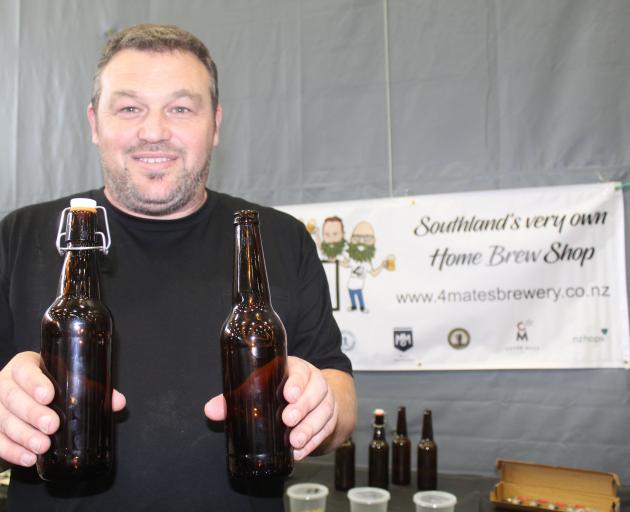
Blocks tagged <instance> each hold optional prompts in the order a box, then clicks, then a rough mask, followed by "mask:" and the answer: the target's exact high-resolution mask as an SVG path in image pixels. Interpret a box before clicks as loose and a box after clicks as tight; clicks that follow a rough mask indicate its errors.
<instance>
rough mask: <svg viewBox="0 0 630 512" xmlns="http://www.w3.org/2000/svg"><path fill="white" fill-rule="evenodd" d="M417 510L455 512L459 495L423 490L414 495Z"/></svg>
mask: <svg viewBox="0 0 630 512" xmlns="http://www.w3.org/2000/svg"><path fill="white" fill-rule="evenodd" d="M413 502H414V503H415V504H416V512H453V511H454V510H455V504H456V503H457V497H456V496H455V495H454V494H451V493H450V492H444V491H421V492H417V493H416V494H414V495H413Z"/></svg>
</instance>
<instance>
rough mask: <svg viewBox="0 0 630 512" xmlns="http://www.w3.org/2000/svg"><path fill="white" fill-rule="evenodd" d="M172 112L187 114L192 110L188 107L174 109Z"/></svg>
mask: <svg viewBox="0 0 630 512" xmlns="http://www.w3.org/2000/svg"><path fill="white" fill-rule="evenodd" d="M172 110H173V112H174V113H175V114H186V113H188V112H190V109H189V108H188V107H173V109H172Z"/></svg>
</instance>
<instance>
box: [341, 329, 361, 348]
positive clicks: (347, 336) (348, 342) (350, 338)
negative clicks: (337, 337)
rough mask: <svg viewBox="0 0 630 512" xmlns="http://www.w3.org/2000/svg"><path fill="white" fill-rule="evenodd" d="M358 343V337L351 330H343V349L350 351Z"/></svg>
mask: <svg viewBox="0 0 630 512" xmlns="http://www.w3.org/2000/svg"><path fill="white" fill-rule="evenodd" d="M356 344H357V338H356V337H355V335H354V334H352V333H351V332H350V331H341V350H342V351H343V352H350V351H351V350H352V349H353V348H354V346H355V345H356Z"/></svg>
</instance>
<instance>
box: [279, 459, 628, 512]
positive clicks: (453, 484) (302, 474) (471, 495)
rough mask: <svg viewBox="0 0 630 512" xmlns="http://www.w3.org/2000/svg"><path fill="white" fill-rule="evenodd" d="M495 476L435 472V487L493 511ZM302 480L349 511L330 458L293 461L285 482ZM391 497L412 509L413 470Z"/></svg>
mask: <svg viewBox="0 0 630 512" xmlns="http://www.w3.org/2000/svg"><path fill="white" fill-rule="evenodd" d="M498 478H499V477H498V476H497V477H495V478H489V477H482V476H474V475H450V474H439V475H438V489H439V490H440V491H447V492H450V493H452V494H454V495H455V496H457V505H456V506H455V511H456V512H494V510H495V507H494V504H493V503H491V502H490V497H489V496H490V491H491V489H492V488H493V487H494V485H495V484H496V483H497V482H498ZM367 481H368V477H367V468H366V467H357V468H356V482H355V484H356V486H357V487H360V486H366V485H367ZM301 482H317V483H320V484H323V485H325V486H326V487H328V490H329V491H330V494H329V495H328V499H327V501H326V512H348V511H349V510H350V504H349V502H348V498H347V497H346V492H345V491H336V490H335V480H334V465H333V458H332V457H331V456H330V455H327V456H325V457H312V458H310V459H307V460H306V461H302V462H299V463H297V464H296V465H295V470H294V471H293V474H292V475H291V476H290V477H289V478H288V479H287V482H286V486H287V487H288V486H289V485H292V484H296V483H301ZM388 490H389V492H390V493H391V501H390V502H389V508H388V512H413V511H414V510H415V508H414V505H413V499H412V497H413V495H414V493H416V492H417V489H416V475H415V473H414V472H412V475H411V484H410V485H409V486H398V485H391V484H390V486H389V489H388ZM618 495H619V497H620V498H621V511H620V512H630V487H621V488H620V489H619V493H618ZM284 506H285V509H286V511H287V512H289V501H288V499H287V497H286V493H285V497H284Z"/></svg>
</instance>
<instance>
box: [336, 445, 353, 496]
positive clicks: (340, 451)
mask: <svg viewBox="0 0 630 512" xmlns="http://www.w3.org/2000/svg"><path fill="white" fill-rule="evenodd" d="M354 453H355V450H354V443H353V442H352V438H351V437H350V438H349V439H348V440H347V441H345V442H344V443H342V444H341V445H340V446H339V447H338V448H337V449H336V450H335V489H337V490H338V491H347V490H348V489H351V488H352V487H354Z"/></svg>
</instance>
